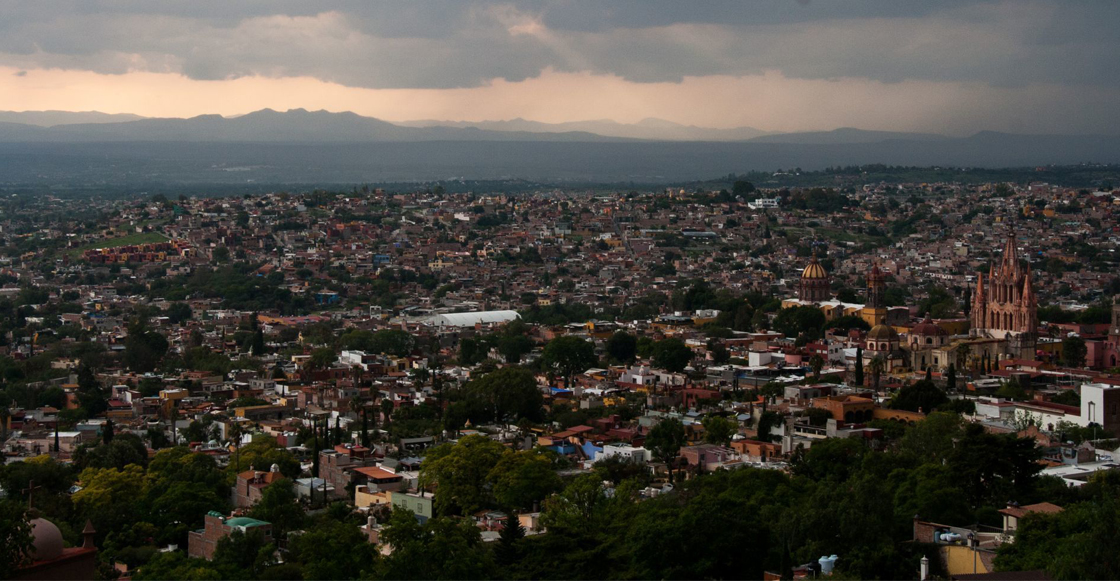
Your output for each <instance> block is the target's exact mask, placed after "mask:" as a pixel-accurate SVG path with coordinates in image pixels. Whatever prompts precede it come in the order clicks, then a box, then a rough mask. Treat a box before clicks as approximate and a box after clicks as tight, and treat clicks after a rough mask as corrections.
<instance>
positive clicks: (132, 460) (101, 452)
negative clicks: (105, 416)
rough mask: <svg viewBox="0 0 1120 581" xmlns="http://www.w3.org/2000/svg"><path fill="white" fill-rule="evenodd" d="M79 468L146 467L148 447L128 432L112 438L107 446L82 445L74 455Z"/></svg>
mask: <svg viewBox="0 0 1120 581" xmlns="http://www.w3.org/2000/svg"><path fill="white" fill-rule="evenodd" d="M74 464H75V465H76V466H78V467H79V468H87V467H92V468H118V469H123V468H124V467H125V466H128V465H129V464H136V465H137V466H147V465H148V447H147V446H145V445H144V441H143V440H141V439H140V437H139V436H137V435H135V434H131V433H128V432H125V433H122V434H119V435H117V436H112V437H111V440H110V442H109V443H108V444H106V443H100V444H99V445H93V446H91V445H83V446H81V447H79V448H78V450H77V451H76V452H75V453H74Z"/></svg>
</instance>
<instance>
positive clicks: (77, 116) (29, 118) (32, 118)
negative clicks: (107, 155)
mask: <svg viewBox="0 0 1120 581" xmlns="http://www.w3.org/2000/svg"><path fill="white" fill-rule="evenodd" d="M138 119H143V117H141V116H139V115H133V114H131V113H101V112H100V111H0V123H21V124H23V125H36V126H39V127H54V126H56V125H74V124H76V123H121V122H123V121H136V120H138Z"/></svg>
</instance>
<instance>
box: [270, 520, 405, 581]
mask: <svg viewBox="0 0 1120 581" xmlns="http://www.w3.org/2000/svg"><path fill="white" fill-rule="evenodd" d="M413 521H414V522H415V518H414V519H413ZM288 549H289V554H288V556H287V557H286V558H285V560H287V561H291V562H296V563H299V564H300V566H301V568H302V569H303V577H304V578H305V579H370V578H373V577H374V575H373V573H374V570H375V568H376V567H377V565H378V558H377V546H376V545H372V544H370V543H369V540H368V539H367V538H366V536H365V535H364V534H363V533H362V531H361V529H359V528H358V527H356V526H354V524H352V523H349V522H340V521H337V520H334V519H329V518H328V519H322V520H319V521H317V522H316V523H315V525H314V526H312V527H310V528H308V529H307V530H306V531H305V532H304V533H303V534H300V535H292V536H291V537H290V538H289V539H288Z"/></svg>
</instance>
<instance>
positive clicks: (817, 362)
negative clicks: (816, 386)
mask: <svg viewBox="0 0 1120 581" xmlns="http://www.w3.org/2000/svg"><path fill="white" fill-rule="evenodd" d="M809 366H810V367H812V368H813V381H820V380H821V368H822V367H824V358H822V357H821V356H820V355H819V354H816V353H814V354H813V356H812V357H811V358H809Z"/></svg>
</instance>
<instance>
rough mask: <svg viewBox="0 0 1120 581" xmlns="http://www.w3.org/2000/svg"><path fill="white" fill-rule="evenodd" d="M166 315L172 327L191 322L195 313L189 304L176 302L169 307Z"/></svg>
mask: <svg viewBox="0 0 1120 581" xmlns="http://www.w3.org/2000/svg"><path fill="white" fill-rule="evenodd" d="M166 315H167V319H168V320H169V321H170V322H171V324H172V325H178V324H180V323H182V322H183V321H189V320H190V319H191V317H192V316H194V313H193V312H192V311H191V306H190V305H188V304H187V303H181V302H174V303H171V304H170V305H168V306H167V312H166Z"/></svg>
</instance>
